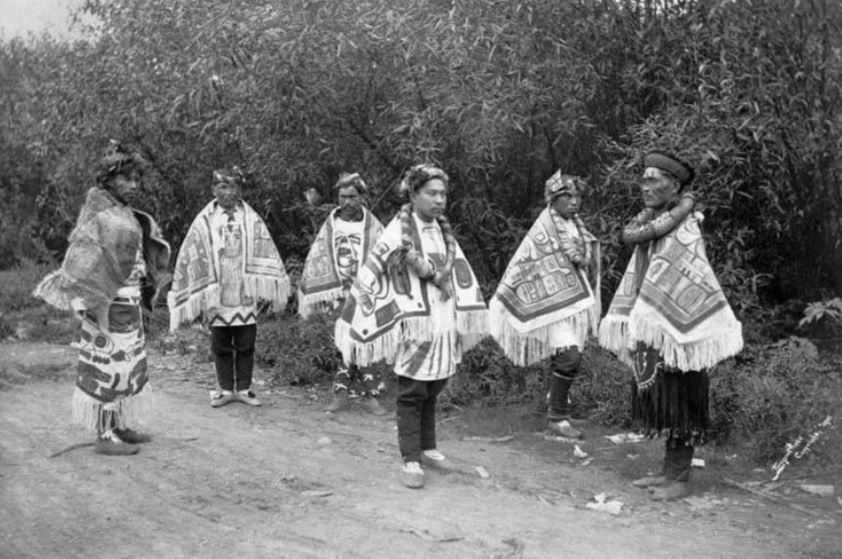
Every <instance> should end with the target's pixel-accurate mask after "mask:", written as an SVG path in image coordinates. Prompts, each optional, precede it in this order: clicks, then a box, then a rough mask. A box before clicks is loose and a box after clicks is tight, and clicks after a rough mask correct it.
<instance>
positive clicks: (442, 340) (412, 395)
mask: <svg viewBox="0 0 842 559" xmlns="http://www.w3.org/2000/svg"><path fill="white" fill-rule="evenodd" d="M448 184H449V179H448V176H447V174H446V173H445V172H444V171H442V170H441V169H439V168H437V167H434V166H432V165H416V166H414V167H412V168H411V169H409V171H408V172H407V173H406V176H405V177H404V179H403V181H402V182H401V187H400V189H401V192H403V193H406V194H407V195H408V197H409V200H410V202H409V203H408V204H405V205H404V206H403V207H402V208H401V210H400V212H399V213H398V215H397V216H396V217H395V218H394V219H393V220H392V221H391V222H390V223H389V225H388V226H387V227H386V229H385V230H384V231H383V234H382V235H381V236H380V239H379V240H378V241H377V243H376V245H375V246H374V248H372V249H371V252H369V254H368V257H367V258H366V260H365V263H364V264H363V267H362V268H361V269H360V271H359V273H358V274H357V278H356V280H355V281H354V283H353V285H352V286H351V290H350V292H349V294H348V298H347V299H346V301H345V305H344V306H343V308H342V314H341V316H340V319H339V320H338V321H337V322H336V334H335V340H336V344H337V347H339V349H340V350H341V351H342V355H343V357H344V359H345V361H346V363H347V362H355V363H358V364H359V365H361V366H364V365H368V364H370V363H374V362H376V361H379V360H381V359H386V360H387V361H389V362H394V369H395V374H396V375H397V377H398V378H397V380H398V383H397V384H398V387H397V389H398V395H397V420H398V446H399V448H400V453H401V457H402V458H403V469H402V474H401V475H402V481H403V483H404V484H405V485H406V486H407V487H410V488H420V487H423V486H424V471H423V469H422V468H421V464H422V463H424V464H425V465H430V466H434V467H446V466H447V461H446V459H445V457H444V455H443V454H442V453H441V452H439V451H438V449H437V448H436V418H435V409H436V399H437V397H438V395H439V394H440V393H441V391H442V390H443V389H444V387H445V386H446V385H447V380H448V379H449V378H450V377H451V376H452V375H453V374H454V373H455V372H456V365H457V364H458V363H459V362H460V361H461V359H462V352H463V351H466V350H467V349H469V348H470V347H472V346H473V345H475V344H476V343H477V342H479V340H480V339H481V338H482V337H483V336H484V335H485V334H486V333H487V332H488V311H487V309H486V305H485V302H484V301H483V298H482V293H481V292H480V289H479V284H478V283H477V280H476V277H474V273H473V270H471V266H470V264H468V261H467V260H466V259H465V255H464V254H463V253H462V249H461V248H460V247H459V244H458V243H457V242H456V238H455V237H454V236H453V232H452V230H451V228H450V223H449V222H448V220H447V218H446V217H445V215H444V211H445V206H446V204H447V194H448Z"/></svg>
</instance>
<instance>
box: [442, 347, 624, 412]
mask: <svg viewBox="0 0 842 559" xmlns="http://www.w3.org/2000/svg"><path fill="white" fill-rule="evenodd" d="M549 374H550V372H549V365H548V363H547V362H542V363H539V364H536V365H532V366H529V367H518V366H516V365H514V364H513V363H512V362H511V361H510V360H509V359H508V358H507V357H506V356H505V354H504V353H503V350H502V349H500V346H498V345H497V343H496V342H494V340H492V339H491V338H485V339H484V340H483V341H482V342H481V343H480V344H479V345H477V346H476V347H475V348H473V349H471V350H470V351H468V352H467V353H466V354H465V355H464V357H463V359H462V363H461V364H460V365H459V370H458V372H457V374H456V376H455V377H454V378H453V380H452V381H451V383H450V386H449V390H448V393H447V394H448V396H449V398H450V401H451V403H453V404H456V405H470V404H481V405H490V406H494V405H508V404H522V403H526V402H540V401H541V400H542V399H544V398H545V397H546V392H547V386H548V385H547V378H548V376H549ZM629 379H630V373H629V371H628V369H627V368H626V367H625V366H624V365H622V364H621V363H620V362H619V361H617V360H616V359H615V358H614V357H613V356H612V355H611V354H610V353H609V352H607V351H605V350H603V349H601V348H599V347H597V346H596V345H594V344H591V345H589V346H588V347H587V348H586V349H585V351H584V353H583V355H582V364H581V367H580V370H579V375H578V377H577V380H576V382H574V383H573V389H572V391H571V399H572V400H573V402H574V405H575V406H576V407H577V408H578V410H579V411H580V412H582V413H585V414H587V415H589V416H590V417H591V418H592V419H593V420H595V421H598V422H600V423H608V424H617V423H619V424H622V423H626V422H628V419H629V412H630V405H629V394H630V390H629Z"/></svg>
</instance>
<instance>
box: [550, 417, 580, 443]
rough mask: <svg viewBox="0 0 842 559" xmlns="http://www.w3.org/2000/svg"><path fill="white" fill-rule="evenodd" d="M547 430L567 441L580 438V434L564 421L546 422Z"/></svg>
mask: <svg viewBox="0 0 842 559" xmlns="http://www.w3.org/2000/svg"><path fill="white" fill-rule="evenodd" d="M547 429H549V430H550V432H552V433H555V434H557V435H561V436H562V437H567V438H569V439H581V438H582V432H581V431H579V430H578V429H576V428H575V427H573V426H572V425H570V422H569V421H567V420H566V419H563V420H561V421H550V422H548V423H547Z"/></svg>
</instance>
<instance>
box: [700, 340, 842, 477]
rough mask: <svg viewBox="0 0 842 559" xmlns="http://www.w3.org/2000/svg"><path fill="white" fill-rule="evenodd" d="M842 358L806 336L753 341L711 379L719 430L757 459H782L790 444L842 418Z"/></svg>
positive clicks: (721, 436) (721, 437)
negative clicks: (822, 350) (828, 353)
mask: <svg viewBox="0 0 842 559" xmlns="http://www.w3.org/2000/svg"><path fill="white" fill-rule="evenodd" d="M840 365H842V359H840V358H839V356H834V355H831V356H823V357H820V355H819V352H818V350H817V349H816V347H815V345H813V344H812V343H811V342H810V341H809V340H806V339H804V338H795V337H792V338H788V339H784V340H781V341H779V342H776V343H774V344H771V345H760V344H752V345H748V346H747V347H746V349H744V350H743V352H742V353H741V354H740V355H739V356H738V357H737V358H736V359H730V360H728V361H727V362H725V363H723V364H721V365H720V366H719V367H717V369H716V371H715V374H714V375H713V377H712V382H711V396H712V402H711V408H712V415H713V420H714V429H713V431H714V434H715V436H716V437H717V439H718V440H720V441H723V442H726V441H727V442H731V443H734V444H737V445H739V446H740V448H743V449H746V451H747V453H748V454H749V455H751V457H752V458H754V459H755V460H758V461H767V460H773V459H776V458H780V456H781V454H782V453H783V451H784V449H785V445H786V444H787V443H790V442H794V441H795V439H796V438H798V437H799V436H809V434H810V430H811V429H812V428H813V427H814V426H815V425H817V424H818V423H820V422H821V421H823V420H824V419H825V418H826V417H827V416H828V415H831V416H833V417H834V420H835V421H836V422H838V421H839V402H840V401H842V373H840Z"/></svg>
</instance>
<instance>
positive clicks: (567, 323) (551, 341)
mask: <svg viewBox="0 0 842 559" xmlns="http://www.w3.org/2000/svg"><path fill="white" fill-rule="evenodd" d="M492 308H493V312H492V313H491V314H490V317H489V323H490V325H491V335H492V337H494V339H495V340H497V343H498V344H499V345H500V347H501V348H502V349H503V352H504V353H505V354H506V356H507V357H508V358H509V359H511V360H512V363H514V364H515V365H517V366H518V367H526V366H528V365H533V364H535V363H538V362H539V361H543V360H544V359H547V358H548V357H551V356H552V355H554V354H555V353H556V350H557V349H558V348H560V347H570V346H576V347H579V348H582V347H584V345H585V341H586V340H587V337H588V332H589V331H592V330H593V329H594V322H593V315H592V313H591V312H590V311H589V310H588V311H583V312H579V313H577V314H574V315H572V316H569V317H567V318H564V319H562V320H559V321H556V322H553V323H551V324H547V325H545V326H541V327H539V328H535V329H534V330H530V331H529V332H526V333H524V332H519V331H518V330H516V329H515V328H512V327H511V325H510V324H509V322H508V320H507V319H506V317H507V314H506V313H505V311H504V310H502V306H500V305H493V307H492ZM559 329H565V330H567V331H568V332H569V334H568V335H567V336H563V337H559V336H558V330H559ZM553 333H555V335H553Z"/></svg>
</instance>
